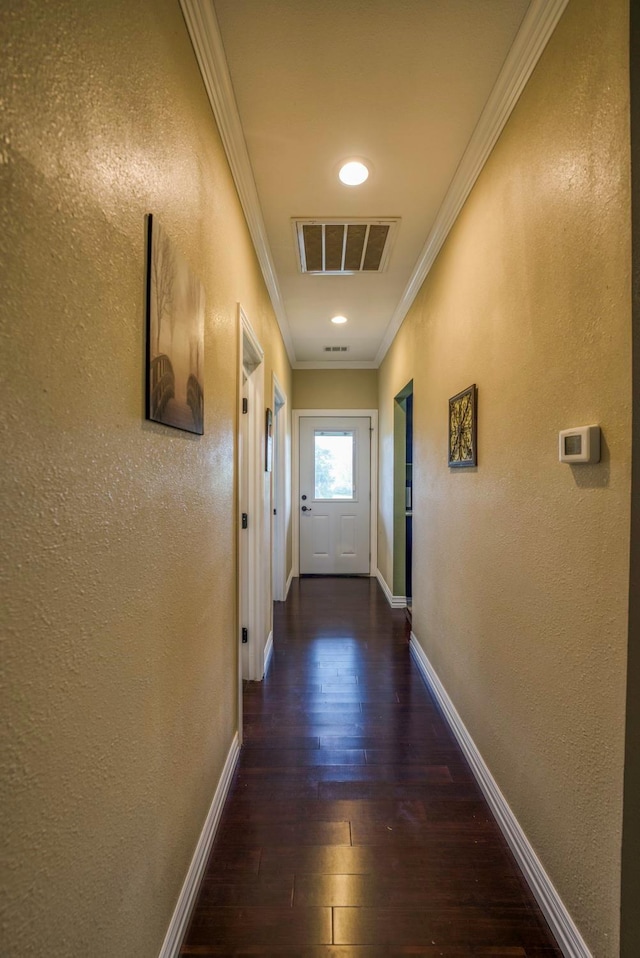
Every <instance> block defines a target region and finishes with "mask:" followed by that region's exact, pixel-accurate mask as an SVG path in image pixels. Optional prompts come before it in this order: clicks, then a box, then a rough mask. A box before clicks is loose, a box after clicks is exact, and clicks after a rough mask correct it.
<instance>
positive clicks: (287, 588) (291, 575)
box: [284, 569, 293, 602]
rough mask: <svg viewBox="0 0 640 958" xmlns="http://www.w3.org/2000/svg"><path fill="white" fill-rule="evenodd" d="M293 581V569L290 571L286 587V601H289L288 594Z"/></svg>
mask: <svg viewBox="0 0 640 958" xmlns="http://www.w3.org/2000/svg"><path fill="white" fill-rule="evenodd" d="M292 582H293V569H292V570H291V572H290V573H289V578H288V579H287V584H286V585H285V587H284V601H285V602H286V601H287V596H288V595H289V589H290V588H291V583H292Z"/></svg>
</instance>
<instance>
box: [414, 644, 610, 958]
mask: <svg viewBox="0 0 640 958" xmlns="http://www.w3.org/2000/svg"><path fill="white" fill-rule="evenodd" d="M409 648H410V650H411V654H412V656H413V658H414V660H415V663H416V665H417V666H418V669H419V671H420V674H421V675H422V678H423V680H424V683H425V685H426V686H427V688H428V689H429V691H430V692H431V693H432V695H433V697H434V698H435V700H436V702H437V704H438V705H439V706H440V708H441V710H442V712H443V714H444V717H445V719H446V721H447V722H448V724H449V727H450V728H451V731H452V732H453V734H454V736H455V737H456V739H457V741H458V744H459V745H460V748H461V749H462V751H463V752H464V754H465V757H466V759H467V761H468V762H469V765H470V766H471V771H472V772H473V774H474V776H475V778H476V780H477V782H478V785H479V786H480V788H481V789H482V792H483V793H484V797H485V798H486V800H487V802H488V803H489V806H490V808H491V811H492V812H493V814H494V815H495V818H496V821H497V822H498V825H499V826H500V830H501V831H502V833H503V835H504V837H505V838H506V840H507V842H508V843H509V846H510V848H511V851H512V852H513V854H514V857H515V859H516V861H517V862H518V864H519V865H520V868H521V869H522V872H523V874H524V877H525V878H526V880H527V883H528V885H529V887H530V888H531V891H532V892H533V894H534V895H535V897H536V899H537V901H538V904H539V905H540V908H541V910H542V912H543V914H544V916H545V918H546V919H547V921H548V923H549V927H550V928H551V931H552V932H553V934H554V936H555V939H556V941H557V942H558V944H559V946H560V948H561V949H562V953H563V955H564V956H565V958H592V955H591V952H590V951H589V949H588V947H587V945H586V943H585V941H584V939H583V938H582V935H581V934H580V932H579V931H578V929H577V927H576V925H575V923H574V921H573V919H572V917H571V915H570V914H569V912H568V911H567V908H566V906H565V904H564V902H563V901H562V899H561V898H560V895H559V894H558V892H557V891H556V889H555V887H554V885H553V882H552V881H551V879H550V878H549V876H548V875H547V873H546V871H545V869H544V866H543V865H542V862H541V861H540V859H539V858H538V856H537V855H536V853H535V851H534V850H533V847H532V846H531V843H530V842H529V839H528V838H527V836H526V835H525V833H524V831H523V829H522V826H521V825H520V823H519V821H518V819H517V818H516V816H515V815H514V814H513V812H512V811H511V808H510V807H509V804H508V802H507V800H506V798H505V797H504V795H503V794H502V792H501V791H500V789H499V787H498V783H497V782H496V780H495V779H494V777H493V775H492V774H491V772H490V770H489V767H488V766H487V764H486V762H485V760H484V758H483V757H482V755H481V753H480V751H479V749H478V746H477V745H476V743H475V742H474V741H473V739H472V738H471V735H470V734H469V730H468V729H467V727H466V725H465V724H464V722H463V721H462V719H461V718H460V715H459V714H458V711H457V709H456V707H455V705H454V704H453V702H452V700H451V698H450V697H449V693H448V692H447V690H446V689H445V687H444V685H443V684H442V682H441V681H440V678H439V677H438V674H437V672H436V670H435V669H434V667H433V665H432V664H431V662H430V661H429V658H428V656H427V654H426V652H425V651H424V649H423V648H422V646H421V645H420V643H419V642H418V640H417V638H416V636H415V634H414V633H413V632H412V633H411V640H410V646H409Z"/></svg>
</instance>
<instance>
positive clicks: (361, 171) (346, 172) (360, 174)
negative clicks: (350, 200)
mask: <svg viewBox="0 0 640 958" xmlns="http://www.w3.org/2000/svg"><path fill="white" fill-rule="evenodd" d="M338 176H339V177H340V179H341V181H342V182H343V183H344V184H345V186H360V184H361V183H364V181H365V180H366V179H367V177H368V176H369V170H368V169H367V167H366V166H365V164H364V163H363V162H362V161H361V160H349V162H348V163H345V164H344V165H343V166H341V167H340V172H339V173H338Z"/></svg>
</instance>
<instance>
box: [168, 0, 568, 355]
mask: <svg viewBox="0 0 640 958" xmlns="http://www.w3.org/2000/svg"><path fill="white" fill-rule="evenodd" d="M566 2H567V0H395V2H390V0H182V6H183V10H184V13H185V19H186V21H187V26H188V27H189V31H190V34H191V36H192V39H193V42H194V48H195V50H196V55H197V56H198V60H199V63H200V68H201V70H202V73H203V77H204V80H205V85H206V87H207V90H208V93H209V96H210V99H211V102H212V106H213V109H214V113H215V115H216V119H217V121H218V125H219V127H220V130H221V133H222V137H223V142H224V144H225V148H226V150H227V155H228V156H229V160H230V164H231V169H232V172H233V174H234V178H235V180H236V184H237V186H238V192H239V195H240V198H241V201H242V203H243V207H244V210H245V214H246V215H247V220H248V223H249V228H250V230H251V233H252V236H253V240H254V244H255V246H256V251H257V253H258V257H259V260H260V263H261V266H262V270H263V273H264V276H265V280H266V282H267V287H268V289H269V292H270V294H271V298H272V301H273V304H274V308H275V311H276V315H277V317H278V322H279V324H280V327H281V329H282V332H283V336H284V339H285V343H286V345H287V350H288V352H289V358H290V360H291V362H292V364H293V366H294V367H297V368H307V367H320V368H322V367H327V368H348V367H376V366H378V365H379V363H380V362H381V360H382V358H383V356H384V354H385V352H386V350H387V348H388V346H389V344H390V342H391V340H392V338H393V336H394V335H395V332H396V331H397V329H398V327H399V325H400V323H401V322H402V319H403V318H404V315H405V314H406V312H407V310H408V308H409V306H410V305H411V302H412V301H413V299H414V297H415V295H416V293H417V291H418V289H419V288H420V285H421V283H422V282H423V280H424V277H425V276H426V274H427V272H428V270H429V268H430V266H431V264H432V263H433V260H434V259H435V256H436V255H437V252H438V250H439V249H440V247H441V245H442V242H444V239H445V237H446V234H447V232H448V230H449V229H450V226H451V224H452V223H453V221H454V220H455V217H456V216H457V214H458V212H459V209H460V207H461V205H462V203H463V202H464V199H465V198H466V196H467V195H468V192H469V190H470V189H471V187H472V185H473V182H474V181H475V179H476V177H477V175H478V172H479V170H480V169H481V167H482V165H483V163H484V161H485V160H486V157H487V156H488V154H489V152H490V150H491V148H492V146H493V144H494V143H495V140H496V139H497V137H498V136H499V133H500V130H501V129H502V127H503V126H504V123H505V122H506V119H507V118H508V115H509V113H510V112H511V109H512V108H513V106H514V105H515V102H516V100H517V98H518V96H519V94H520V92H521V90H522V88H523V86H524V84H525V83H526V80H527V79H528V77H529V75H530V73H531V71H532V70H533V67H534V66H535V63H536V62H537V59H538V57H539V56H540V53H541V52H542V49H543V48H544V45H545V44H546V42H547V40H548V38H549V36H550V34H551V32H552V30H553V28H554V27H555V24H556V22H557V20H558V19H559V16H560V14H561V12H562V9H564V6H565V5H566ZM211 4H213V9H212V6H211ZM213 10H215V14H214V13H213ZM352 156H357V157H363V158H365V159H366V160H367V162H368V164H369V165H370V169H371V174H370V177H369V179H368V180H367V182H366V183H365V184H363V185H362V186H360V187H346V186H343V185H342V184H341V183H340V181H339V180H338V177H337V173H338V168H339V165H340V163H341V161H343V160H345V159H348V158H350V157H352ZM328 217H340V218H342V217H345V218H349V217H367V218H376V217H399V218H400V224H399V228H398V230H397V234H396V237H395V240H394V244H393V248H392V250H391V255H390V258H389V262H388V265H387V268H386V269H385V270H384V271H383V272H382V273H372V274H356V275H353V276H314V275H310V274H302V273H301V272H300V268H299V263H298V258H297V246H296V240H295V234H294V230H293V228H292V220H293V219H294V218H328ZM336 313H341V314H343V315H345V316H347V317H348V320H349V322H348V323H347V324H346V325H343V326H340V327H337V326H334V325H333V324H332V323H331V322H330V318H331V317H332V316H334V315H335V314H336ZM329 345H347V346H348V347H349V351H348V352H347V353H340V354H338V356H339V357H342V358H337V359H332V360H330V361H327V354H326V353H325V352H324V351H323V347H324V346H329Z"/></svg>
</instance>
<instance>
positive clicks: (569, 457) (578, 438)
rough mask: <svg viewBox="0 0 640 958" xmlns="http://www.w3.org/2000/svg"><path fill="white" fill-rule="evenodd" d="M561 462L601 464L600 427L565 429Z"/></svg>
mask: <svg viewBox="0 0 640 958" xmlns="http://www.w3.org/2000/svg"><path fill="white" fill-rule="evenodd" d="M559 439H560V462H600V426H576V427H575V429H563V430H562V432H561V433H560V435H559Z"/></svg>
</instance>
